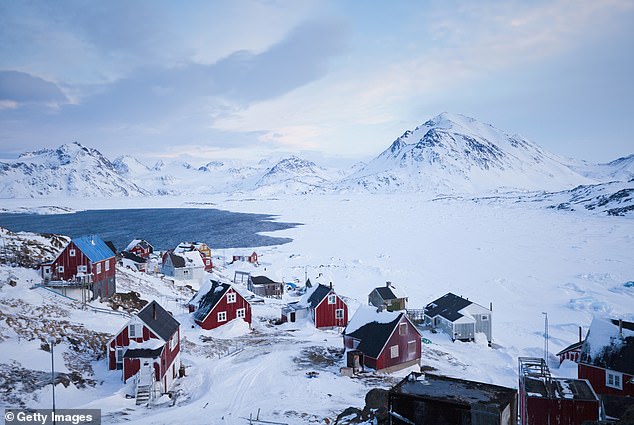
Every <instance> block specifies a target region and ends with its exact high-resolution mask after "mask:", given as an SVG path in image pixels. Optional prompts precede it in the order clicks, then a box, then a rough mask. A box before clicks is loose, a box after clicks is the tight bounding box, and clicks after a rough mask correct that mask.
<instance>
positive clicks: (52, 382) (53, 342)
mask: <svg viewBox="0 0 634 425" xmlns="http://www.w3.org/2000/svg"><path fill="white" fill-rule="evenodd" d="M48 343H49V346H50V348H51V385H52V386H53V424H55V355H54V353H53V347H54V346H55V338H53V337H51V338H49V339H48Z"/></svg>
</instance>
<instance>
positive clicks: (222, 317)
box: [218, 311, 227, 322]
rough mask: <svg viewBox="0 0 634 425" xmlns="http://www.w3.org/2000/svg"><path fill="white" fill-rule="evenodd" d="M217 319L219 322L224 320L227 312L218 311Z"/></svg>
mask: <svg viewBox="0 0 634 425" xmlns="http://www.w3.org/2000/svg"><path fill="white" fill-rule="evenodd" d="M218 321H219V322H226V321H227V312H226V311H221V312H220V313H218Z"/></svg>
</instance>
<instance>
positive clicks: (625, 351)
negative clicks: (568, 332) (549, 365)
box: [578, 318, 634, 403]
mask: <svg viewBox="0 0 634 425" xmlns="http://www.w3.org/2000/svg"><path fill="white" fill-rule="evenodd" d="M578 376H579V379H587V380H588V381H590V383H591V384H592V387H593V388H594V390H595V391H596V392H597V394H599V395H603V396H618V397H634V323H632V322H626V321H623V320H610V319H601V318H595V319H594V320H593V321H592V324H591V325H590V329H589V330H588V334H587V335H586V339H585V341H584V343H583V348H582V349H581V360H579V365H578ZM632 403H634V398H633V399H632Z"/></svg>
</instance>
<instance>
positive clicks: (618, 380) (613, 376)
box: [605, 370, 623, 390]
mask: <svg viewBox="0 0 634 425" xmlns="http://www.w3.org/2000/svg"><path fill="white" fill-rule="evenodd" d="M605 386H606V387H610V388H616V389H617V390H622V389H623V374H622V373H620V372H613V371H611V370H606V371H605Z"/></svg>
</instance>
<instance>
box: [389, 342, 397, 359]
mask: <svg viewBox="0 0 634 425" xmlns="http://www.w3.org/2000/svg"><path fill="white" fill-rule="evenodd" d="M398 354H399V349H398V344H397V345H392V346H391V347H390V358H391V359H397V358H398Z"/></svg>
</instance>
